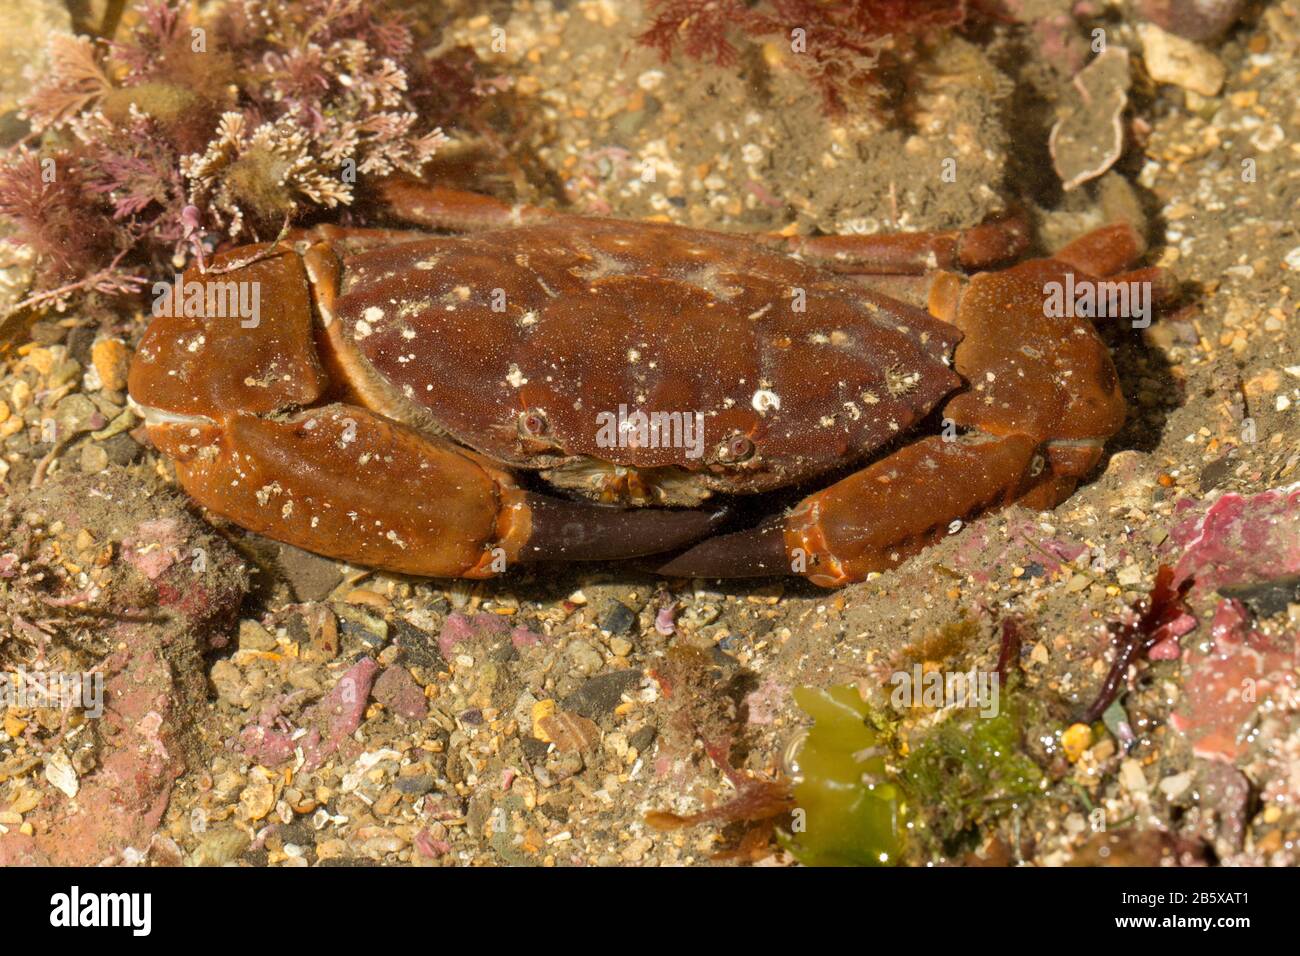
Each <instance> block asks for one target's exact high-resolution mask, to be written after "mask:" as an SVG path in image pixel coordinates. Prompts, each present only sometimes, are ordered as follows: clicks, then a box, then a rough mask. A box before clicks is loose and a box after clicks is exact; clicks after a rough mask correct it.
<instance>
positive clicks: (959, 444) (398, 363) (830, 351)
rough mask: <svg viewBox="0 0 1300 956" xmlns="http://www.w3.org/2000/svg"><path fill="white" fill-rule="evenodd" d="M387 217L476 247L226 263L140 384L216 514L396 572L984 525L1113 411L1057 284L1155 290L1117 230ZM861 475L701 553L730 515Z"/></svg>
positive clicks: (1104, 378) (812, 543) (238, 255)
mask: <svg viewBox="0 0 1300 956" xmlns="http://www.w3.org/2000/svg"><path fill="white" fill-rule="evenodd" d="M386 199H387V200H388V202H389V204H390V206H391V207H392V208H393V210H394V211H395V213H396V214H398V215H400V216H402V217H403V218H404V219H406V220H407V221H410V222H414V223H416V224H419V225H421V226H424V227H431V228H440V229H444V230H446V229H454V230H460V231H463V232H468V234H464V235H431V234H429V233H426V232H408V231H395V230H345V229H340V228H337V227H318V228H317V229H315V230H311V231H310V232H307V233H304V234H302V235H299V236H296V237H294V239H293V241H290V242H283V243H280V244H276V245H263V246H253V247H245V248H241V249H237V250H233V251H232V252H229V253H226V254H224V255H222V256H220V257H218V259H217V261H216V263H215V265H214V267H212V268H210V269H209V270H208V271H207V272H199V271H197V270H191V271H190V272H188V273H186V276H185V285H184V289H183V290H182V291H183V292H184V294H183V295H181V294H178V295H175V296H170V297H167V299H166V301H167V302H169V303H171V302H174V303H176V304H177V305H178V306H183V307H176V308H171V309H163V310H161V311H162V312H163V313H164V314H160V315H158V316H157V317H156V318H155V319H154V320H153V322H152V323H151V325H150V327H149V329H148V331H147V332H146V334H145V336H144V339H143V341H142V342H141V345H140V348H139V350H138V352H137V355H136V357H135V360H134V362H133V364H132V367H131V374H130V391H131V395H132V398H133V400H134V401H135V402H136V403H137V404H138V405H139V406H140V407H141V408H142V410H143V413H144V415H145V420H146V423H147V425H148V429H149V434H150V436H151V438H152V440H153V441H154V443H155V444H156V445H157V446H158V448H159V449H161V450H162V451H163V452H164V453H165V454H166V455H167V456H168V457H170V458H171V459H172V460H173V461H174V462H175V465H176V470H177V474H178V476H179V478H180V481H181V483H182V484H183V485H184V487H185V488H186V490H187V491H188V492H189V493H190V495H191V496H193V497H194V498H195V499H197V500H198V501H200V502H201V503H202V504H204V505H205V506H207V507H208V508H210V509H211V510H212V511H214V512H216V513H218V514H221V515H224V516H226V517H228V518H230V519H231V520H233V521H235V522H237V523H238V524H240V525H242V526H244V527H247V528H250V529H252V530H255V531H258V532H261V533H263V534H266V535H268V536H270V537H273V538H277V539H279V540H283V541H287V542H290V543H292V544H296V545H298V546H300V547H303V548H306V549H308V550H311V551H315V552H318V553H321V554H325V555H329V556H332V557H336V558H340V559H343V560H347V561H350V562H354V563H357V564H363V565H371V566H376V567H383V568H388V569H392V570H395V571H400V572H406V573H411V574H421V575H432V576H460V577H486V576H491V575H495V574H499V573H501V572H503V571H505V570H506V569H508V568H509V567H510V566H512V565H513V564H515V563H518V562H525V561H532V560H544V559H555V558H568V559H576V560H584V559H585V560H591V559H600V560H612V559H617V558H624V557H633V556H639V555H648V554H658V553H661V552H667V551H672V550H677V549H680V548H682V547H684V546H686V545H693V546H692V547H690V548H689V549H688V550H686V551H685V552H684V553H681V554H679V555H678V556H677V557H676V558H674V559H672V560H671V561H669V562H668V563H667V564H666V565H664V566H663V567H662V570H663V571H664V572H665V573H669V574H674V575H691V576H739V575H754V574H778V573H796V574H803V575H805V576H807V577H808V578H810V579H811V580H813V581H815V582H816V583H818V584H822V585H828V586H830V585H838V584H843V583H846V582H849V581H854V580H859V579H861V578H862V577H864V576H865V575H866V574H867V573H868V572H871V571H875V570H883V569H885V568H888V567H891V566H893V565H895V564H897V563H898V562H900V561H901V560H903V559H904V558H906V557H907V556H909V555H911V554H913V553H915V552H916V551H917V550H919V549H920V548H922V547H924V546H925V544H927V543H928V542H930V541H932V540H934V539H935V538H936V537H937V536H939V535H941V534H943V533H946V531H947V529H948V528H949V526H950V525H951V523H952V522H954V521H956V520H959V519H965V518H967V517H969V516H971V515H974V514H976V513H978V512H980V511H981V510H984V509H987V508H991V507H994V506H997V505H1001V504H1005V503H1008V502H1011V501H1017V500H1018V501H1022V502H1024V503H1025V504H1027V505H1030V506H1032V507H1040V508H1045V507H1052V506H1054V505H1055V504H1056V503H1057V502H1059V501H1061V500H1062V499H1063V498H1065V497H1066V496H1068V495H1069V494H1070V493H1071V492H1072V490H1073V489H1074V487H1075V484H1076V483H1077V482H1078V481H1079V480H1080V479H1081V478H1083V477H1084V476H1086V475H1087V474H1088V472H1089V471H1090V470H1091V469H1092V468H1094V466H1095V465H1096V464H1097V462H1098V461H1099V459H1100V457H1101V454H1102V448H1103V446H1104V444H1105V442H1106V441H1107V439H1109V438H1110V437H1111V436H1112V435H1113V434H1114V433H1115V432H1116V431H1117V430H1118V428H1119V427H1120V425H1121V423H1122V422H1123V418H1124V402H1123V399H1122V397H1121V394H1120V388H1119V383H1118V380H1117V376H1116V373H1115V368H1114V366H1113V364H1112V363H1111V359H1110V355H1109V352H1108V350H1107V348H1106V346H1105V344H1104V343H1103V342H1102V341H1101V339H1100V338H1099V337H1098V335H1097V332H1096V330H1095V329H1094V328H1093V326H1092V323H1091V321H1090V320H1089V319H1086V318H1069V317H1057V316H1054V315H1052V314H1050V311H1051V310H1048V309H1045V308H1044V302H1045V298H1046V296H1047V290H1048V289H1049V287H1051V284H1052V283H1062V284H1064V283H1066V282H1067V281H1068V282H1069V283H1070V287H1071V288H1082V287H1084V286H1087V285H1088V284H1092V285H1093V286H1096V287H1098V288H1099V289H1100V286H1101V285H1102V283H1101V280H1102V279H1104V278H1107V277H1114V282H1117V283H1133V282H1139V283H1147V284H1148V288H1154V290H1155V292H1156V295H1157V296H1159V294H1160V293H1161V292H1162V291H1163V290H1164V289H1165V286H1166V283H1165V281H1164V277H1163V276H1162V274H1161V273H1159V272H1158V270H1142V271H1138V272H1132V273H1126V274H1121V273H1123V272H1124V270H1125V269H1128V268H1130V267H1131V266H1132V264H1133V263H1134V262H1135V261H1136V260H1137V258H1138V257H1139V256H1140V254H1141V252H1142V249H1141V246H1140V243H1139V240H1138V237H1137V235H1136V233H1135V232H1134V231H1133V230H1132V228H1130V227H1129V226H1127V225H1115V226H1109V227H1105V228H1103V229H1100V230H1097V231H1095V232H1093V233H1090V234H1088V235H1087V236H1084V237H1083V238H1081V239H1079V240H1076V241H1075V242H1073V243H1071V244H1070V245H1068V246H1066V247H1065V248H1064V249H1062V250H1061V251H1059V252H1057V253H1056V254H1055V255H1054V256H1052V257H1051V258H1045V259H1031V260H1028V261H1025V262H1021V263H1019V264H1017V265H1014V266H1011V267H1010V268H1006V269H1002V270H1000V271H982V272H981V271H979V270H981V269H990V268H992V267H994V266H996V265H999V264H1001V263H1005V262H1009V261H1012V260H1014V259H1015V258H1016V256H1018V255H1019V254H1020V253H1021V252H1022V251H1023V249H1024V247H1025V245H1026V235H1025V228H1024V226H1023V223H1022V222H1021V221H1020V220H1018V219H1016V218H1014V217H1009V218H1006V219H1004V220H1001V221H996V222H990V223H987V224H984V225H982V226H977V227H975V228H973V229H969V230H965V231H959V232H951V233H924V234H904V235H894V236H871V237H818V238H799V237H794V238H788V237H782V236H760V237H752V238H751V237H742V236H733V235H726V234H720V233H714V232H706V231H701V230H695V229H687V228H683V227H678V226H672V225H666V224H660V223H634V222H623V221H619V220H613V219H593V218H582V217H577V216H568V215H561V214H550V213H547V212H545V211H542V210H537V209H531V208H527V207H510V206H506V205H503V204H500V203H497V202H495V201H493V200H489V199H485V198H483V197H476V196H470V195H467V194H463V193H455V192H451V191H447V190H441V189H436V188H431V187H427V186H424V185H422V184H418V183H412V182H405V181H393V182H390V183H389V184H388V185H387V186H386ZM966 273H976V274H974V275H973V276H971V277H969V278H968V277H966V275H965V274H966ZM900 277H901V278H900ZM241 284H242V285H241ZM250 289H251V290H254V294H251V295H250V294H247V293H248V291H249V290H250ZM882 289H888V290H889V291H890V292H891V293H893V294H892V295H887V294H885V293H884V292H882V291H881V290H882ZM214 290H215V294H214ZM241 293H243V294H244V298H243V299H242V300H241V299H238V298H237V297H238V295H240V294H241ZM900 294H901V295H904V296H907V297H911V298H913V300H914V301H915V302H916V303H917V304H909V303H908V302H906V301H904V300H903V299H902V298H898V297H896V296H898V295H900ZM232 297H235V298H232ZM228 301H252V302H256V303H260V312H259V314H257V315H251V316H250V315H243V314H239V315H232V314H229V313H230V310H228V309H222V308H220V305H221V303H223V302H228ZM214 303H215V304H214ZM936 412H937V413H938V414H937V415H936V414H935V413H936ZM936 419H941V420H942V434H931V435H929V436H919V437H918V436H915V434H914V433H915V431H916V429H917V427H918V426H920V425H921V424H922V423H923V422H925V421H935V420H936ZM853 468H857V469H859V470H856V471H850V473H849V474H848V475H847V477H842V478H840V479H839V480H838V481H835V482H834V483H833V484H831V485H829V487H826V488H824V489H822V490H819V491H816V492H814V493H812V494H810V495H808V496H807V497H805V498H803V500H802V501H801V502H799V503H798V504H796V506H795V507H793V508H792V509H789V510H787V511H785V512H784V513H782V514H781V515H778V516H775V517H772V518H771V519H769V520H767V521H765V522H761V523H760V524H758V525H757V526H756V527H753V528H750V529H748V530H743V531H738V532H732V533H730V534H721V535H717V536H713V537H710V535H713V534H714V533H715V532H716V531H717V530H718V529H719V526H720V523H721V522H722V520H723V518H724V513H723V510H722V509H720V508H710V507H708V504H709V503H710V502H711V501H712V500H714V499H715V497H718V496H725V495H741V494H755V493H759V492H770V491H777V490H780V489H789V488H795V487H798V486H801V485H808V484H811V483H813V482H816V481H818V480H819V479H822V480H824V479H826V478H828V477H831V476H834V475H837V474H844V472H845V471H846V470H849V469H853ZM525 474H532V475H534V476H535V479H533V480H529V481H523V480H522V476H523V475H525ZM538 482H542V483H545V484H546V485H549V486H551V487H553V488H556V489H559V491H560V494H557V495H551V494H545V493H540V492H538V491H536V490H532V486H534V485H536V484H537V483H538ZM584 499H585V500H584Z"/></svg>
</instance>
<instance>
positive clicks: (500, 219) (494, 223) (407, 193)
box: [379, 176, 563, 232]
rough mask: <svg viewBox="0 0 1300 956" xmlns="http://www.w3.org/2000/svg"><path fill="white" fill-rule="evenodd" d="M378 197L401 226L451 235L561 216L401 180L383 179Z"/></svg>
mask: <svg viewBox="0 0 1300 956" xmlns="http://www.w3.org/2000/svg"><path fill="white" fill-rule="evenodd" d="M379 195H380V198H381V199H382V200H383V202H384V204H385V205H386V206H387V207H388V209H389V210H390V211H391V212H392V214H393V215H394V216H396V217H397V218H399V219H402V220H403V221H405V222H411V223H415V224H416V225H420V226H426V227H428V228H430V229H448V230H452V231H454V232H476V231H479V230H484V229H504V228H506V227H508V226H524V225H528V224H530V223H534V222H541V221H543V220H546V219H549V218H551V217H553V216H556V215H563V214H562V213H554V212H551V211H550V210H548V209H542V208H540V207H538V206H527V205H523V204H519V205H511V204H510V203H504V202H502V201H501V200H499V199H493V198H492V197H491V196H482V195H479V194H478V193H472V192H465V191H464V190H460V189H447V188H446V187H444V186H431V185H429V184H428V183H424V182H421V181H420V180H418V179H410V178H407V177H403V176H394V177H390V178H389V179H385V180H384V181H383V182H382V183H380V185H379Z"/></svg>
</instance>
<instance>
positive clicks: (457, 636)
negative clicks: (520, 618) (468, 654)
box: [438, 614, 545, 660]
mask: <svg viewBox="0 0 1300 956" xmlns="http://www.w3.org/2000/svg"><path fill="white" fill-rule="evenodd" d="M507 635H509V639H510V643H511V644H513V645H514V647H515V649H516V650H522V649H524V648H526V647H532V646H534V645H536V644H539V643H542V642H544V641H545V637H544V636H543V635H541V634H538V633H536V632H534V631H530V630H529V629H528V628H526V627H523V626H522V625H520V626H517V627H513V628H512V627H511V626H510V623H509V622H508V621H507V620H505V619H504V618H502V617H500V616H499V615H496V614H474V615H465V614H449V615H447V620H445V621H443V624H442V631H441V632H439V634H438V650H440V651H441V652H442V656H443V657H444V658H446V659H448V660H450V659H451V656H452V655H453V654H454V653H455V649H456V647H457V646H458V645H460V644H465V643H475V642H479V643H484V644H495V643H497V642H498V641H504V639H505V637H506V636H507Z"/></svg>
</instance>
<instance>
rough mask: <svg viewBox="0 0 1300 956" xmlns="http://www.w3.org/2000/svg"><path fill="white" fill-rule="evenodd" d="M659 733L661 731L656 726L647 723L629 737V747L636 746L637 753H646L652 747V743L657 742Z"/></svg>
mask: <svg viewBox="0 0 1300 956" xmlns="http://www.w3.org/2000/svg"><path fill="white" fill-rule="evenodd" d="M658 735H659V731H657V730H655V728H654V727H652V726H649V725H647V726H645V727H642V728H641V729H640V730H638V731H637V732H636V733H634V734H633V735H632V736H631V737H629V738H628V739H627V744H628V746H629V747H634V748H635V749H636V752H637V753H639V754H643V755H644V754H645V752H646V751H647V750H648V749H650V745H651V744H653V743H654V742H655V737H657V736H658Z"/></svg>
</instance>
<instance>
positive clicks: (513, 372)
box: [506, 362, 528, 388]
mask: <svg viewBox="0 0 1300 956" xmlns="http://www.w3.org/2000/svg"><path fill="white" fill-rule="evenodd" d="M506 381H507V382H509V383H510V384H511V385H512V386H514V387H515V388H520V387H521V386H524V385H527V384H528V379H527V378H525V377H524V373H523V372H521V371H520V370H519V366H518V365H516V364H515V363H514V362H511V363H510V370H509V371H508V372H506Z"/></svg>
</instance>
